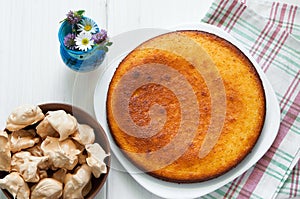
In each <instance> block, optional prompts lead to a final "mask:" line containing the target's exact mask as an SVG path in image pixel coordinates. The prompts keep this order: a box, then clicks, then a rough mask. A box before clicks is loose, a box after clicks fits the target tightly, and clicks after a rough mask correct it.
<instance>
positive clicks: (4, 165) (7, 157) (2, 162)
mask: <svg viewBox="0 0 300 199" xmlns="http://www.w3.org/2000/svg"><path fill="white" fill-rule="evenodd" d="M0 146H1V147H0V171H10V163H11V153H10V143H9V139H8V135H7V133H6V132H5V131H1V130H0Z"/></svg>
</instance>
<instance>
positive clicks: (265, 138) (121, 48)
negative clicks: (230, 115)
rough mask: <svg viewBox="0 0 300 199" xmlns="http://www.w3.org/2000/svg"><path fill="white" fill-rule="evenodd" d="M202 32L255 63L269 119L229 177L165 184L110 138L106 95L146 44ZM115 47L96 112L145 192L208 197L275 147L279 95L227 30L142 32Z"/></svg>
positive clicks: (128, 35) (96, 99)
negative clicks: (177, 33) (124, 62)
mask: <svg viewBox="0 0 300 199" xmlns="http://www.w3.org/2000/svg"><path fill="white" fill-rule="evenodd" d="M180 29H182V30H184V29H185V30H202V31H206V32H210V33H213V34H215V35H218V36H220V37H222V38H224V39H226V40H227V41H229V42H231V43H232V44H234V45H235V46H237V47H238V48H239V49H240V50H241V51H242V52H243V53H244V54H245V55H246V56H248V58H249V59H250V60H251V61H252V63H253V64H254V66H255V67H256V70H257V71H258V74H259V75H260V78H261V80H262V82H263V86H264V89H265V95H266V119H265V123H264V127H263V130H262V133H261V135H260V137H259V139H258V141H257V143H256V145H255V147H254V149H253V150H252V152H251V153H250V154H249V155H248V156H247V157H246V158H245V159H244V160H243V161H242V162H241V163H240V164H238V165H237V166H236V167H235V168H234V169H232V170H230V171H229V172H227V173H225V174H224V175H222V176H220V177H218V178H215V179H212V180H208V181H205V182H199V183H188V184H177V183H171V182H166V181H162V180H159V179H156V178H154V177H152V176H149V175H147V174H145V173H142V172H141V171H140V170H139V169H138V168H136V167H135V166H134V165H133V164H132V163H131V162H130V161H129V160H128V159H127V158H126V157H125V156H124V155H123V154H122V152H121V151H120V150H119V148H118V146H116V144H115V142H114V139H113V137H112V136H111V134H110V131H109V127H108V124H107V120H106V94H107V90H108V86H109V83H110V81H111V78H112V76H113V74H114V72H115V69H116V67H117V66H118V64H119V63H120V61H121V60H122V59H123V58H124V57H125V56H126V55H127V54H128V53H129V52H130V51H131V50H133V49H134V48H135V47H136V46H137V45H139V44H140V43H142V42H144V41H146V40H147V39H149V38H152V37H154V36H157V35H160V34H163V33H166V32H170V31H173V30H180ZM112 40H113V42H114V45H113V47H112V48H111V49H110V53H109V54H108V57H107V59H108V65H107V67H106V68H105V70H104V71H103V73H102V74H101V75H100V78H99V80H98V84H97V86H96V89H95V93H94V110H95V114H96V117H97V119H98V121H99V122H100V124H101V125H102V127H103V128H104V130H105V131H106V133H107V135H108V138H109V141H110V143H111V148H112V151H113V152H114V154H115V155H116V157H117V158H118V160H119V161H120V163H121V164H122V165H123V166H124V168H125V169H126V170H127V172H128V173H129V174H131V175H132V177H133V178H134V179H135V180H136V181H137V182H138V183H139V184H140V185H142V186H143V187H144V188H146V189H147V190H149V191H150V192H152V193H154V194H156V195H158V196H160V197H164V198H178V199H179V198H180V199H182V198H195V197H199V196H202V195H205V194H208V193H210V192H212V191H214V190H216V189H218V188H220V187H222V186H223V185H225V184H227V183H229V182H230V181H232V180H234V179H235V178H236V177H238V176H240V175H241V174H242V173H244V172H245V171H246V170H248V169H249V168H250V167H251V166H253V165H254V164H255V163H256V162H257V161H258V160H259V159H260V158H261V157H262V156H263V155H264V154H265V153H266V152H267V150H268V149H269V147H270V146H271V145H272V143H273V141H274V139H275V137H276V135H277V132H278V128H279V123H280V110H279V105H278V102H277V99H276V96H275V93H274V91H273V89H272V87H271V85H270V83H269V81H268V80H267V78H266V76H265V74H264V72H263V71H262V70H261V68H260V66H259V65H258V64H257V63H256V61H255V60H254V59H253V58H252V57H251V56H250V55H249V53H248V52H247V51H246V50H244V48H243V47H241V45H240V44H239V43H238V42H237V41H236V40H235V39H233V38H232V37H231V36H230V35H229V34H227V33H226V32H224V31H223V30H221V29H219V28H216V27H214V26H211V25H207V24H197V25H187V26H181V27H177V28H175V29H172V30H162V29H140V30H135V31H131V32H126V33H123V34H121V35H119V36H117V37H114V38H112Z"/></svg>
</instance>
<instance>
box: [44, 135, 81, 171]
mask: <svg viewBox="0 0 300 199" xmlns="http://www.w3.org/2000/svg"><path fill="white" fill-rule="evenodd" d="M41 149H42V150H43V154H44V155H46V156H48V157H49V160H50V162H51V163H52V165H53V166H54V167H55V168H66V169H67V170H72V169H73V168H74V167H75V166H76V164H77V163H78V154H79V153H80V150H78V149H77V147H76V145H75V144H74V142H73V141H72V140H71V139H66V140H64V141H59V138H53V137H47V138H46V139H45V140H44V141H43V142H42V144H41Z"/></svg>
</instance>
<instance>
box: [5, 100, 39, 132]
mask: <svg viewBox="0 0 300 199" xmlns="http://www.w3.org/2000/svg"><path fill="white" fill-rule="evenodd" d="M44 117H45V116H44V114H43V112H42V110H41V109H40V107H38V106H34V105H23V106H19V107H17V108H16V109H15V110H13V112H12V113H11V114H10V115H9V117H8V118H7V120H6V129H8V130H9V131H17V130H20V129H22V128H24V127H26V126H29V125H32V124H35V123H37V122H38V121H40V120H42V119H43V118H44Z"/></svg>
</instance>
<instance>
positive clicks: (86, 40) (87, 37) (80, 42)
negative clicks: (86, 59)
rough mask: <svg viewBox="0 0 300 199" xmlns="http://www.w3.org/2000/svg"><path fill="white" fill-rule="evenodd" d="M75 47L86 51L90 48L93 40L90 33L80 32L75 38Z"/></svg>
mask: <svg viewBox="0 0 300 199" xmlns="http://www.w3.org/2000/svg"><path fill="white" fill-rule="evenodd" d="M75 42H76V47H77V48H79V50H82V51H87V50H88V49H91V48H92V46H93V45H94V40H92V35H91V34H90V33H86V32H81V33H80V34H79V35H77V37H76V38H75Z"/></svg>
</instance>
